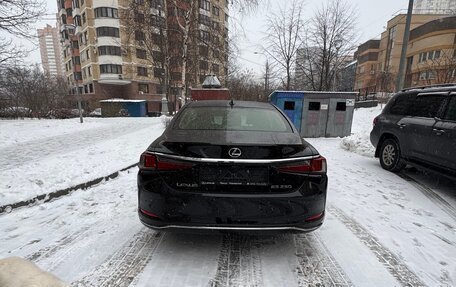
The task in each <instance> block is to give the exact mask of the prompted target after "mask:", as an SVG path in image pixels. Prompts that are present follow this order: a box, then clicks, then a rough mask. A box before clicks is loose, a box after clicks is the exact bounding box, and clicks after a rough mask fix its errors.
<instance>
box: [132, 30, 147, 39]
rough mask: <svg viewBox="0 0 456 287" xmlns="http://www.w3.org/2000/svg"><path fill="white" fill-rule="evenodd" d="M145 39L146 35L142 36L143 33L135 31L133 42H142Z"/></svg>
mask: <svg viewBox="0 0 456 287" xmlns="http://www.w3.org/2000/svg"><path fill="white" fill-rule="evenodd" d="M145 38H146V34H144V32H143V31H138V30H136V31H135V40H136V41H144V39H145Z"/></svg>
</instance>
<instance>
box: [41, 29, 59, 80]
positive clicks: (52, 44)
mask: <svg viewBox="0 0 456 287" xmlns="http://www.w3.org/2000/svg"><path fill="white" fill-rule="evenodd" d="M37 31H38V40H39V43H40V54H41V64H42V66H43V70H44V73H45V74H47V75H49V76H54V77H64V76H65V73H64V72H63V70H64V69H63V67H64V66H63V58H62V50H61V48H60V34H59V30H58V28H56V27H52V26H51V25H46V27H44V28H42V29H38V30H37Z"/></svg>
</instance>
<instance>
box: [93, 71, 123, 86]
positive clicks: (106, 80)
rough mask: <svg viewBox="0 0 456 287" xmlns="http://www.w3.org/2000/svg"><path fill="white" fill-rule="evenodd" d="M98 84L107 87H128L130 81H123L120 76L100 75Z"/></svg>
mask: <svg viewBox="0 0 456 287" xmlns="http://www.w3.org/2000/svg"><path fill="white" fill-rule="evenodd" d="M98 83H100V84H107V85H120V86H123V85H128V84H131V81H130V80H127V79H124V77H123V76H122V74H100V78H99V79H98Z"/></svg>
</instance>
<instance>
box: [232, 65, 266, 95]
mask: <svg viewBox="0 0 456 287" xmlns="http://www.w3.org/2000/svg"><path fill="white" fill-rule="evenodd" d="M227 87H228V89H229V90H230V94H231V96H232V97H233V98H234V99H236V100H242V101H266V100H267V97H264V96H263V95H262V94H263V92H264V89H263V85H262V84H261V83H259V82H258V81H256V80H255V73H254V72H253V71H251V70H241V71H239V72H237V73H236V74H234V75H231V77H230V81H229V82H228V86H227Z"/></svg>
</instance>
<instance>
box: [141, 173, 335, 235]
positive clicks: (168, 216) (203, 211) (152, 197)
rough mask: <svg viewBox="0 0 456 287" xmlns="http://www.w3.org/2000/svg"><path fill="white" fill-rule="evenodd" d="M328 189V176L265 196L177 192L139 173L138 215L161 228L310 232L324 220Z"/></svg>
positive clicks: (159, 180)
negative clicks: (287, 190) (283, 191)
mask: <svg viewBox="0 0 456 287" xmlns="http://www.w3.org/2000/svg"><path fill="white" fill-rule="evenodd" d="M146 187H147V188H146ZM326 189H327V177H326V175H321V176H320V177H318V178H313V179H312V181H311V182H310V181H309V182H307V183H306V184H304V185H303V186H302V187H301V188H300V189H299V190H295V191H293V192H290V193H264V194H263V193H262V194H258V193H253V194H248V193H235V194H233V193H230V194H227V193H203V192H196V191H195V192H183V191H176V190H174V189H172V188H170V187H169V186H167V185H166V184H165V183H164V182H163V181H162V180H161V179H160V178H155V179H154V178H150V177H145V178H142V177H141V175H138V203H139V204H138V207H139V208H138V214H139V218H140V220H141V222H142V223H143V224H144V225H146V226H148V227H150V228H154V229H159V230H220V231H247V232H255V231H273V232H282V231H283V232H285V231H295V232H310V231H313V230H315V229H317V228H319V227H320V226H321V225H322V223H323V221H324V211H325V205H326ZM151 214H152V215H153V216H152V215H151ZM318 215H321V216H318Z"/></svg>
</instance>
